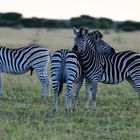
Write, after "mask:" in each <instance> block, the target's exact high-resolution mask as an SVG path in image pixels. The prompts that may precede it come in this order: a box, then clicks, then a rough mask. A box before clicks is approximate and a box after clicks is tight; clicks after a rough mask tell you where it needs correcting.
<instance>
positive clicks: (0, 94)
mask: <svg viewBox="0 0 140 140" xmlns="http://www.w3.org/2000/svg"><path fill="white" fill-rule="evenodd" d="M2 95H3V94H2V73H1V71H0V96H2Z"/></svg>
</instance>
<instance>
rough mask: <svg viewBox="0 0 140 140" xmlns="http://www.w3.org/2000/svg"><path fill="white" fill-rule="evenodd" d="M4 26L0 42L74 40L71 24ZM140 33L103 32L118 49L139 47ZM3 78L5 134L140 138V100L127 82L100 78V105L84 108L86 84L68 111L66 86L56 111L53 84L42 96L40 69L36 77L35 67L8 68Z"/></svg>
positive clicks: (0, 114) (1, 134) (0, 105)
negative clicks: (21, 72) (18, 72)
mask: <svg viewBox="0 0 140 140" xmlns="http://www.w3.org/2000/svg"><path fill="white" fill-rule="evenodd" d="M0 31H1V32H2V34H1V37H0V42H1V43H2V44H4V45H5V46H9V47H10V46H12V47H18V46H24V44H28V43H29V42H34V41H35V42H41V43H42V44H43V45H45V46H48V48H50V49H51V50H52V51H54V50H56V49H59V48H70V47H71V46H72V45H73V44H72V43H73V34H72V31H71V30H65V29H63V30H55V29H52V30H48V29H39V30H38V29H22V30H14V29H9V28H0ZM103 32H104V31H103ZM138 35H140V32H133V33H122V32H120V33H114V32H112V31H111V32H110V34H105V35H104V36H105V40H107V41H109V42H110V43H111V44H113V45H114V46H118V48H117V50H118V51H119V50H122V49H123V48H125V49H126V50H128V49H131V50H135V51H137V50H138V51H139V49H138V47H139V39H138V37H139V36H138ZM6 37H7V38H6ZM16 38H17V39H16ZM45 38H46V39H45ZM120 46H122V47H123V48H119V47H120ZM3 82H4V87H3V91H4V95H3V96H2V97H0V140H25V139H26V140H66V139H67V140H71V139H73V140H85V139H86V140H93V139H94V140H140V101H139V100H138V94H137V93H136V92H135V91H134V90H133V89H132V88H131V86H130V85H129V84H128V83H127V82H123V83H121V84H118V85H105V84H101V83H100V84H99V87H98V94H97V110H96V111H94V110H92V109H89V110H86V111H85V110H83V96H84V91H85V87H84V86H83V87H82V89H81V92H80V97H79V106H78V111H77V112H73V111H72V112H71V114H69V115H68V114H66V113H65V112H64V111H63V110H64V109H63V106H64V91H63V94H62V96H61V98H60V102H59V110H58V112H57V113H56V114H53V112H52V102H53V92H52V89H51V96H50V97H40V96H39V91H40V85H39V81H38V80H37V77H36V74H35V73H34V74H33V76H32V77H31V76H30V73H27V74H24V75H20V76H19V75H18V76H17V75H9V74H4V75H3Z"/></svg>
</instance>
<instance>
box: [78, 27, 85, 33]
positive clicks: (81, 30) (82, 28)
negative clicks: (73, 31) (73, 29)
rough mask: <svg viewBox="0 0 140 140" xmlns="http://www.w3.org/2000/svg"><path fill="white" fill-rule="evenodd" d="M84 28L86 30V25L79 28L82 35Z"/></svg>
mask: <svg viewBox="0 0 140 140" xmlns="http://www.w3.org/2000/svg"><path fill="white" fill-rule="evenodd" d="M83 30H84V27H80V29H79V34H80V35H82V34H83Z"/></svg>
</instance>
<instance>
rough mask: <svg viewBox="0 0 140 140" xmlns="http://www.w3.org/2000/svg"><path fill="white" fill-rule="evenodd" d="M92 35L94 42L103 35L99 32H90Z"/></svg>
mask: <svg viewBox="0 0 140 140" xmlns="http://www.w3.org/2000/svg"><path fill="white" fill-rule="evenodd" d="M92 34H93V37H94V39H95V40H96V41H99V39H100V38H102V37H103V35H102V34H101V33H100V32H99V31H94V32H92Z"/></svg>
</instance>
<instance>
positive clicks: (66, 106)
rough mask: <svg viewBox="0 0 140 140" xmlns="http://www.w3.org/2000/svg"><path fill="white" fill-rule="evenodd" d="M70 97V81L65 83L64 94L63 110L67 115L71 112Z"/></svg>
mask: <svg viewBox="0 0 140 140" xmlns="http://www.w3.org/2000/svg"><path fill="white" fill-rule="evenodd" d="M71 96H72V81H68V82H67V83H66V94H65V110H66V111H67V112H68V113H69V112H70V110H71V100H70V99H71Z"/></svg>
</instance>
